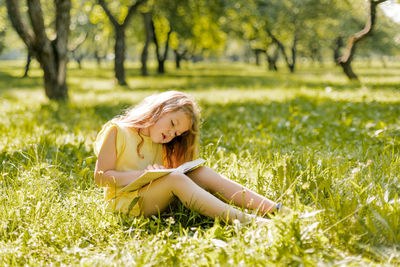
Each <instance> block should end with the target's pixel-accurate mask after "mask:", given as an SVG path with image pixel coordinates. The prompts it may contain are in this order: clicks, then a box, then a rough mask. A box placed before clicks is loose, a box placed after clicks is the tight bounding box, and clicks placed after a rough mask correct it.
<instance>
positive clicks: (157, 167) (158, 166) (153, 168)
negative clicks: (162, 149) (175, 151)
mask: <svg viewBox="0 0 400 267" xmlns="http://www.w3.org/2000/svg"><path fill="white" fill-rule="evenodd" d="M160 169H166V168H165V167H164V166H162V165H158V164H153V165H149V166H147V168H146V170H147V171H149V170H160Z"/></svg>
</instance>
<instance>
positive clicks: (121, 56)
mask: <svg viewBox="0 0 400 267" xmlns="http://www.w3.org/2000/svg"><path fill="white" fill-rule="evenodd" d="M144 2H146V0H137V1H136V3H134V4H132V5H130V6H129V7H128V11H127V13H126V16H125V18H123V19H122V23H120V22H119V21H120V20H121V19H118V18H117V17H115V16H113V15H112V13H111V10H110V9H109V7H108V5H107V4H106V2H105V1H104V0H98V3H99V4H100V6H101V7H102V8H103V10H104V12H105V13H106V15H107V17H108V19H109V20H110V22H111V24H112V25H113V27H114V33H115V46H114V53H115V59H114V73H115V78H116V79H117V81H118V84H119V85H127V83H126V79H125V68H124V62H125V48H126V45H125V32H126V28H127V26H128V24H129V22H130V20H131V18H132V16H133V14H134V13H135V12H136V11H137V9H138V7H139V6H140V5H142V4H143V3H144Z"/></svg>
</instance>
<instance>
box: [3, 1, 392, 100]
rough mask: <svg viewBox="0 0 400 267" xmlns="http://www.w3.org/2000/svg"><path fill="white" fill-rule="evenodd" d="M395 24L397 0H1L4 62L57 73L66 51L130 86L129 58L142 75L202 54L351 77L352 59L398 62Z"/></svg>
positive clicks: (74, 62)
mask: <svg viewBox="0 0 400 267" xmlns="http://www.w3.org/2000/svg"><path fill="white" fill-rule="evenodd" d="M19 2H20V3H19ZM63 2H67V3H69V1H63ZM57 5H58V6H57ZM62 10H63V11H62ZM63 12H64V13H63ZM62 14H63V15H62ZM10 18H13V19H12V20H11V19H10ZM399 24H400V4H399V3H398V1H394V0H387V1H378V0H369V1H366V0H355V1H335V0H321V1H317V0H304V1H300V0H283V1H277V0H269V1H267V0H249V1H244V0H237V1H233V0H216V1H208V0H201V1H198V0H180V1H167V0H160V1H152V0H148V1H146V0H138V1H128V0H119V1H106V0H98V1H97V0H90V1H86V0H72V1H71V3H69V4H67V5H65V4H64V6H61V4H60V3H58V4H54V2H53V1H41V2H40V1H31V4H30V6H28V5H27V4H26V3H25V2H21V1H15V0H0V66H6V65H7V61H10V60H20V61H21V60H22V61H25V62H26V63H25V71H24V75H23V76H28V75H29V68H30V64H31V62H33V64H36V63H34V62H35V61H36V60H38V61H39V62H41V63H42V64H41V66H47V67H42V68H44V71H45V72H46V69H52V68H58V69H57V71H61V72H62V71H63V70H60V69H61V67H60V66H62V64H63V63H62V62H63V59H66V60H64V62H65V64H66V62H68V67H71V66H73V67H77V68H82V66H84V65H85V64H88V63H95V64H97V67H98V68H101V67H102V66H108V65H112V66H113V68H114V72H115V79H116V81H117V82H118V84H120V85H127V81H126V79H127V78H126V74H125V68H126V64H129V63H134V64H136V65H134V66H137V67H138V68H140V75H143V76H146V75H149V69H148V65H149V66H154V70H155V71H156V72H157V73H160V74H162V73H165V72H166V71H167V70H166V68H165V64H166V62H173V64H172V63H171V66H172V67H173V68H176V69H180V68H182V66H184V67H188V66H190V64H193V63H196V62H200V61H202V62H221V61H222V62H246V63H250V64H254V65H259V66H263V67H265V69H266V71H272V72H279V71H282V70H288V71H290V72H296V70H297V69H298V68H299V66H304V65H313V66H317V67H318V68H321V69H323V68H329V67H331V66H332V65H338V66H339V67H342V69H343V75H346V76H347V77H348V78H349V79H351V80H357V79H358V75H357V74H356V72H357V71H353V69H352V68H351V62H352V61H354V62H359V63H361V64H363V65H368V66H371V67H373V68H386V67H387V66H388V65H390V64H393V63H396V62H399V60H400V27H399ZM57 25H58V26H57ZM62 29H64V30H62ZM68 30H69V33H68ZM63 31H64V32H63ZM17 32H19V34H17ZM65 32H67V34H65ZM63 36H64V37H63ZM65 36H67V38H66V37H65ZM46 47H53V48H55V49H53V50H52V51H51V53H54V55H53V56H52V57H53V58H55V60H56V61H57V60H58V61H57V62H56V63H54V64H53V65H51V64H50V63H46V60H47V59H45V58H44V57H43V54H46V53H47V54H49V53H50V52H49V51H50V50H49V51H47V52H45V51H44V50H45V48H46ZM355 48H357V49H355ZM60 62H61V63H60ZM107 64H108V65H107ZM52 66H53V67H52ZM54 66H58V67H54ZM349 67H350V69H349ZM45 76H46V75H45ZM61 76H62V75H61ZM46 84H48V83H46V82H45V87H46V86H47V87H48V86H49V85H46ZM52 86H53V87H54V86H55V87H60V85H52ZM63 86H64V87H65V88H64V89H62V90H64V91H66V92H64V93H61V94H59V95H57V94H55V95H54V94H53V95H52V94H49V93H47V96H48V97H49V98H51V99H57V98H66V97H67V96H68V93H67V84H64V85H62V86H61V87H63ZM50 87H51V86H50ZM46 90H48V89H46ZM55 90H56V91H57V90H58V89H57V88H56V89H55Z"/></svg>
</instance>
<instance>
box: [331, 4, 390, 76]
mask: <svg viewBox="0 0 400 267" xmlns="http://www.w3.org/2000/svg"><path fill="white" fill-rule="evenodd" d="M385 1H386V0H369V3H368V4H369V13H368V18H367V22H366V23H365V26H364V28H363V29H362V30H361V31H359V32H357V33H355V34H353V35H352V36H350V38H349V39H348V41H347V47H346V51H345V53H344V55H343V56H341V57H338V58H337V59H336V60H337V62H338V64H339V65H340V66H341V67H342V69H343V72H344V73H345V74H346V76H347V77H348V78H349V79H350V80H358V76H357V75H356V74H355V73H354V71H353V68H352V67H351V62H352V61H353V58H354V55H355V51H356V47H357V44H358V43H359V42H360V41H362V40H364V39H365V38H367V37H368V36H370V35H371V34H372V31H373V29H374V26H375V23H376V8H377V6H378V5H379V4H380V3H383V2H385ZM337 44H338V45H337V49H340V39H338V41H337ZM335 54H336V55H339V53H338V52H336V53H335Z"/></svg>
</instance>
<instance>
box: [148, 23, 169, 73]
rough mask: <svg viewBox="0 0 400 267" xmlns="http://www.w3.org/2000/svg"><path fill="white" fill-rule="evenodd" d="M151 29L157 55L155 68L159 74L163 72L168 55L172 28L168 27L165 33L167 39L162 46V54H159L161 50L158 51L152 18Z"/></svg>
mask: <svg viewBox="0 0 400 267" xmlns="http://www.w3.org/2000/svg"><path fill="white" fill-rule="evenodd" d="M151 30H152V32H153V41H154V45H155V46H156V56H157V61H158V68H157V72H158V73H159V74H163V73H165V67H164V65H165V60H166V59H167V56H168V49H169V37H170V36H171V33H172V30H171V29H170V30H169V32H168V35H167V40H166V41H165V48H164V54H163V55H161V51H160V44H159V43H158V40H157V35H156V31H155V28H154V22H153V20H151Z"/></svg>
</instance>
